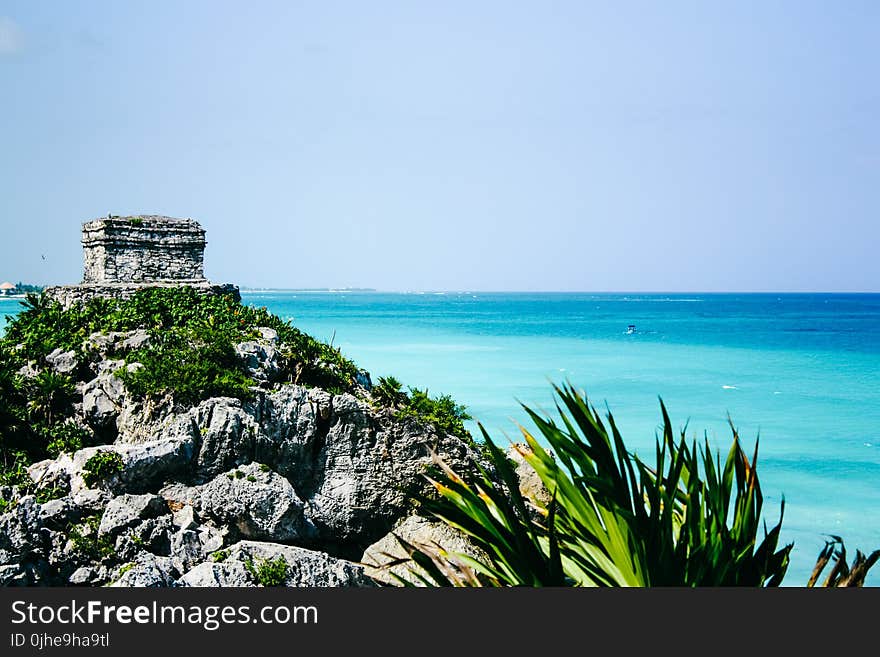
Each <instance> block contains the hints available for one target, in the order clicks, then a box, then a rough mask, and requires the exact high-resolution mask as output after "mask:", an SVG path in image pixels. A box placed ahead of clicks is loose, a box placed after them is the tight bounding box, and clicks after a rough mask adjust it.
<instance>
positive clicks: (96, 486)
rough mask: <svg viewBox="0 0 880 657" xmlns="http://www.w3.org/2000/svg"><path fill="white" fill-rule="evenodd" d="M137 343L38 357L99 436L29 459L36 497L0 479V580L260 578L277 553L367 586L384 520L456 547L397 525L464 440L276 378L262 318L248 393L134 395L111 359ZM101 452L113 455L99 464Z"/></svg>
mask: <svg viewBox="0 0 880 657" xmlns="http://www.w3.org/2000/svg"><path fill="white" fill-rule="evenodd" d="M147 340H149V336H148V335H147V334H146V333H143V332H140V333H139V332H136V331H135V332H126V333H118V334H93V335H91V336H89V338H87V340H86V345H85V346H84V349H83V350H82V351H81V352H80V353H81V354H85V355H86V359H87V360H86V361H83V362H80V361H79V360H77V358H76V357H75V356H76V354H70V353H66V352H61V351H56V352H52V358H51V359H47V362H48V364H49V366H50V367H53V368H54V369H56V371H59V372H64V373H65V374H67V375H69V376H71V377H74V378H75V382H76V386H77V390H78V391H79V393H80V394H81V395H82V402H81V403H78V404H77V405H76V407H75V408H76V411H75V417H74V418H73V421H74V422H75V423H77V425H78V426H81V427H85V428H87V429H88V430H89V431H90V432H91V433H92V435H93V436H94V437H97V438H98V439H100V440H103V441H104V444H101V445H98V446H92V447H86V448H83V449H79V450H77V451H75V452H73V453H65V454H61V455H60V456H58V457H57V458H55V459H48V460H45V461H40V462H38V463H34V464H33V465H31V466H30V467H29V468H28V474H29V476H30V478H31V480H32V481H33V484H32V485H31V486H30V487H29V489H30V490H31V491H32V492H33V493H34V494H29V495H23V494H20V493H19V491H18V489H16V488H15V487H8V486H7V487H0V499H2V501H3V504H2V506H0V508H3V509H4V512H3V513H2V514H0V585H30V586H33V585H76V586H99V585H110V586H257V585H260V584H261V579H260V577H261V576H260V564H264V563H271V564H276V563H282V562H283V565H284V571H283V578H282V579H283V583H284V584H285V585H288V586H372V585H375V584H376V583H377V582H382V583H390V582H389V580H387V578H386V579H383V575H381V574H380V575H378V576H376V575H377V573H378V572H379V570H377V569H376V568H375V566H377V565H378V564H376V563H372V566H373V568H372V569H370V568H366V569H365V567H364V566H363V565H361V564H360V563H358V561H359V560H360V559H361V557H362V556H364V553H365V550H367V548H368V547H369V546H371V545H373V544H374V543H376V542H377V541H380V543H379V544H378V545H379V547H375V546H374V548H371V550H372V552H370V551H369V550H367V552H368V554H375V553H376V552H377V550H379V551H383V550H385V547H382V546H386V547H388V546H387V545H386V544H387V543H388V538H387V536H388V534H389V532H390V531H392V529H396V530H397V531H407V532H408V531H409V528H411V526H412V527H416V528H417V530H414V531H415V533H412V532H409V533H407V535H408V536H411V537H413V536H416V537H423V535H422V534H421V533H419V532H420V531H421V530H422V529H424V527H427V526H432V527H433V530H432V531H434V532H435V533H436V536H440V537H441V538H440V539H437V540H438V541H439V542H440V543H441V544H444V545H447V546H448V549H453V548H455V549H457V547H461V546H460V545H459V543H456V542H455V540H453V539H454V538H455V537H452V536H445V535H444V534H443V533H442V532H443V530H442V529H441V528H439V527H437V525H436V524H435V523H434V524H432V523H427V521H424V520H417V519H410V520H407V521H406V522H403V521H404V519H405V518H407V517H408V516H410V515H411V514H412V511H413V509H412V500H413V499H414V498H416V497H418V496H419V495H424V494H429V492H430V486H429V483H428V481H427V479H426V478H425V476H424V475H425V473H426V470H427V469H428V467H429V466H430V465H431V463H432V452H436V453H437V454H440V455H442V457H443V458H444V459H445V460H446V461H447V463H449V464H450V465H451V466H452V467H453V468H456V469H460V470H464V469H466V468H468V467H470V465H471V464H472V463H473V461H474V460H477V459H479V456H478V455H477V453H476V452H475V451H474V450H473V448H472V446H471V444H470V443H469V442H467V441H464V440H462V439H460V438H457V437H455V436H452V435H448V434H445V433H442V432H438V431H436V430H435V428H434V427H433V426H432V425H430V424H421V423H419V422H417V421H415V420H413V419H407V420H401V419H398V418H397V417H396V415H395V413H394V412H393V411H392V410H391V409H388V408H382V407H380V406H378V405H377V404H375V403H374V402H373V401H372V398H371V396H370V394H369V391H368V389H367V388H359V389H358V390H356V391H354V392H349V393H341V394H332V393H330V392H328V391H326V390H322V389H320V388H306V387H303V386H299V385H294V384H290V383H281V382H277V381H274V380H273V376H274V374H273V373H274V372H275V371H276V368H275V366H274V365H273V359H275V358H276V354H275V353H274V351H273V346H272V344H273V336H272V332H271V330H269V329H266V331H265V332H262V331H261V333H260V335H259V336H258V337H256V338H255V339H254V341H253V342H247V343H243V344H241V345H239V349H238V351H239V354H240V356H241V357H242V358H244V360H245V362H246V363H247V366H248V368H249V369H250V370H251V373H252V375H253V377H254V379H256V380H257V381H258V382H259V383H260V385H258V386H255V387H254V388H253V397H252V398H251V399H249V400H247V401H242V400H239V399H234V398H230V397H215V398H211V399H207V400H205V401H202V402H201V403H199V404H197V405H195V406H191V407H180V406H178V405H176V404H175V402H174V400H173V399H172V398H170V397H169V398H167V399H158V400H153V401H150V402H145V401H143V400H138V399H135V398H133V396H132V395H130V394H129V392H128V391H127V390H126V387H125V383H124V381H123V379H122V378H121V377H120V376H119V371H120V368H122V367H124V366H125V365H124V361H122V360H120V359H119V358H120V356H121V355H123V354H125V353H127V352H129V351H131V350H133V349H138V348H139V347H140V346H142V345H144V344H145V342H146V341H147ZM133 366H134V367H137V363H132V364H129V365H128V366H127V367H129V368H130V367H133ZM363 380H364V381H366V382H368V381H369V375H368V374H366V373H364V376H363ZM103 453H107V454H103ZM96 455H98V456H99V457H101V458H109V456H108V455H115V456H114V457H113V462H114V463H115V464H116V466H115V467H114V469H113V470H112V471H110V472H107V473H104V474H102V475H101V476H96V475H95V474H94V473H93V472H92V471H91V470H90V467H91V466H90V465H89V464H90V462H91V461H90V460H91V459H94V457H95V456H96ZM116 457H118V458H116ZM38 500H40V501H38ZM402 522H403V524H401V523H402ZM425 523H427V525H426V524H425ZM419 528H421V529H419ZM437 532H439V533H437ZM383 537H384V538H383ZM441 539H442V540H441ZM426 540H427V539H426ZM456 540H457V539H456ZM381 541H385V543H381ZM444 541H446V542H445V543H444ZM450 541H452V542H450ZM449 546H451V547H449ZM388 549H389V550H390V549H391V548H390V547H388Z"/></svg>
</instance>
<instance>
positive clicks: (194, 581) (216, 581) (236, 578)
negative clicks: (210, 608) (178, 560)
mask: <svg viewBox="0 0 880 657" xmlns="http://www.w3.org/2000/svg"><path fill="white" fill-rule="evenodd" d="M177 585H178V586H192V587H206V586H256V585H257V584H256V583H255V582H254V580H253V578H252V577H251V574H250V573H249V572H248V569H247V567H246V566H245V565H244V564H243V563H242V562H241V561H223V562H222V563H214V562H210V561H206V562H204V563H200V564H199V565H197V566H196V567H195V568H193V569H192V570H190V571H188V572H187V573H186V574H184V576H183V577H181V578H180V579H179V580H178V581H177Z"/></svg>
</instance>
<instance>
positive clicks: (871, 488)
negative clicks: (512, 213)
mask: <svg viewBox="0 0 880 657" xmlns="http://www.w3.org/2000/svg"><path fill="white" fill-rule="evenodd" d="M242 298H243V301H244V302H245V303H248V304H253V305H258V306H266V307H267V308H268V309H269V310H270V311H272V312H274V313H276V314H278V315H280V316H282V317H284V318H286V319H290V320H292V321H293V322H294V323H295V324H296V325H297V326H299V327H300V328H301V329H303V330H305V331H307V332H309V333H311V334H313V335H314V336H316V337H318V338H320V339H323V340H326V341H332V342H333V344H335V345H337V346H339V347H340V348H341V349H342V350H343V352H344V353H345V354H346V355H348V356H349V357H350V358H352V359H354V360H355V361H356V362H357V363H358V364H360V365H361V366H362V367H364V368H366V369H367V370H369V371H370V372H371V374H372V377H373V380H374V381H376V380H377V378H378V377H379V376H382V375H389V374H393V375H394V376H396V377H397V378H398V379H400V380H401V381H403V383H404V384H406V385H411V386H417V387H420V388H425V387H427V388H428V389H429V391H430V392H431V393H436V394H439V393H449V394H451V395H452V396H453V397H454V398H455V399H456V400H457V401H459V402H460V403H463V404H465V405H466V406H467V407H468V409H469V412H470V413H471V415H473V416H474V418H475V420H479V421H480V422H481V423H482V424H483V425H484V426H485V427H486V429H487V430H488V432H489V433H490V435H491V436H492V437H493V438H494V439H495V440H496V442H500V443H502V444H506V442H507V440H508V439H516V438H517V437H518V428H517V426H518V424H523V425H525V426H527V427H528V426H529V421H528V419H527V417H526V415H525V412H524V411H523V410H522V408H521V406H520V403H523V404H526V405H528V406H530V407H532V408H537V409H541V410H543V411H544V412H546V413H548V414H553V413H555V409H554V400H553V394H552V389H551V382H553V383H562V382H564V381H569V382H571V383H572V384H574V385H575V386H577V387H578V388H581V389H583V390H584V391H585V392H586V393H587V395H588V396H589V398H590V400H591V401H592V402H593V403H594V404H595V405H596V406H597V407H598V408H599V409H600V410H603V411H604V409H605V408H606V407H607V408H608V409H609V410H610V411H611V412H612V413H613V414H614V417H615V420H616V421H617V423H618V425H619V427H620V429H621V432H622V434H623V437H624V439H625V441H626V443H627V445H628V446H629V447H630V448H632V449H633V450H634V451H636V452H637V453H639V454H642V455H644V456H645V458H646V459H647V460H648V461H649V462H650V461H652V460H653V456H652V455H653V445H654V438H655V432H656V430H657V428H658V426H659V424H660V421H661V416H660V406H659V401H658V398H659V397H662V399H663V401H664V403H665V404H666V407H667V409H668V411H669V414H670V417H671V419H672V421H673V423H674V424H675V426H676V427H686V428H687V434H688V435H689V436H693V437H695V438H702V437H703V436H704V435H705V436H708V438H709V440H710V444H712V445H713V447H715V448H716V449H720V450H721V451H722V452H723V453H726V450H727V448H729V445H730V439H731V432H730V428H729V425H728V416H729V417H730V419H731V420H732V421H733V423H734V424H735V426H736V427H737V429H738V430H739V433H740V437H741V439H742V441H743V444H744V445H745V446H746V448H747V450H748V451H751V449H752V448H753V446H754V443H755V440H756V438H757V437H758V436H760V448H759V459H758V472H759V474H760V479H761V485H762V490H763V493H764V515H765V517H766V518H767V520H768V522H771V523H772V522H775V521H776V519H777V518H778V516H779V508H780V501H781V500H782V498H783V496H784V498H785V503H786V506H785V517H784V520H783V532H782V538H783V540H784V541H786V542H790V541H793V542H794V545H795V547H794V550H793V552H792V562H791V565H790V567H789V571H788V574H787V576H786V578H785V584H786V585H788V586H803V585H804V584H805V583H806V581H807V579H808V577H809V574H810V571H811V570H812V567H813V564H814V563H815V559H816V556H817V555H818V553H819V551H820V549H821V548H822V546H823V545H824V538H825V535H827V534H836V535H839V536H842V537H843V538H844V540H845V542H846V546H847V548H848V552H849V556H850V558H851V556H852V555H853V554H854V553H855V550H856V549H857V548H858V549H861V550H862V551H865V552H868V551H872V550H874V549H877V548H880V295H878V294H861V295H841V294H803V295H801V294H747V295H737V294H685V295H681V294H582V293H576V294H575V293H540V294H539V293H482V292H472V293H471V292H468V293H463V292H456V293H452V292H450V293H379V292H352V291H340V292H301V291H245V292H243V293H242ZM16 309H17V302H13V301H10V300H0V315H5V314H9V313H11V312H15V310H16ZM0 325H2V320H0ZM629 325H635V331H634V332H631V333H630V332H628V330H627V327H628V326H629ZM469 424H470V427H469V428H471V429H472V430H474V429H475V424H474V422H471V423H469ZM867 583H868V584H869V585H871V586H880V566H878V567H875V569H874V571H872V574H871V575H870V576H869V579H868V582H867Z"/></svg>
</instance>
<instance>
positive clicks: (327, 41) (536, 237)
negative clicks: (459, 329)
mask: <svg viewBox="0 0 880 657" xmlns="http://www.w3.org/2000/svg"><path fill="white" fill-rule="evenodd" d="M878 35H880V3H878V2H873V1H866V2H848V1H842V2H808V1H797V2H772V1H771V2H767V1H766V0H765V1H760V2H675V1H672V2H645V3H640V2H627V3H615V2H603V3H597V2H585V1H574V2H549V1H548V2H512V1H509V0H508V1H501V2H479V1H474V0H468V1H466V2H427V1H415V2H414V1H408V2H407V1H401V2H382V1H379V0H371V1H370V2H354V1H351V2H343V3H339V2H326V1H322V2H309V3H300V2H259V1H249V2H235V3H225V2H160V1H156V0H151V1H150V2H141V3H134V2H124V3H123V2H85V1H81V2H34V1H33V0H24V1H14V0H13V1H10V0H3V1H2V2H0V135H2V141H0V216H2V232H0V279H4V280H5V279H12V280H24V281H30V282H36V283H62V282H78V281H79V280H80V277H81V249H80V245H79V231H80V225H81V223H82V222H83V221H86V220H89V219H92V218H95V217H99V216H102V215H106V214H107V213H108V212H112V213H114V214H131V213H161V214H168V215H171V216H180V217H193V218H195V219H198V220H199V221H201V223H202V225H203V226H204V227H205V228H206V230H207V232H208V247H207V251H206V273H207V275H208V276H209V277H210V278H211V279H213V280H216V281H224V282H225V281H230V282H235V283H238V284H239V285H242V286H271V287H343V286H359V287H375V288H379V289H386V290H400V289H407V290H409V289H421V290H437V289H444V290H628V291H629V290H632V291H635V290H643V291H644V290H662V291H676V290H705V291H721V290H737V291H738V290H752V291H761V290H773V291H786V290H789V291H800V290H815V291H878V290H880V283H878V281H880V257H878V254H877V249H878V246H880V212H878V211H880V120H878V117H880V86H878V80H880V71H878V64H880V38H878ZM44 256H45V259H43V257H44Z"/></svg>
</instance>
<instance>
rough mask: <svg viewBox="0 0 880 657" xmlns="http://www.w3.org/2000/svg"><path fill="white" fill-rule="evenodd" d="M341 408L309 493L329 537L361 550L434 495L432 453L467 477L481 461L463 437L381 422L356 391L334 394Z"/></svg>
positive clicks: (314, 515) (310, 510) (310, 511)
mask: <svg viewBox="0 0 880 657" xmlns="http://www.w3.org/2000/svg"><path fill="white" fill-rule="evenodd" d="M333 411H334V412H333V417H332V419H331V424H330V427H329V429H328V431H327V434H326V437H325V438H324V440H323V441H322V443H321V445H320V451H319V452H318V454H317V455H316V456H315V473H314V475H313V479H312V486H310V487H308V488H307V489H305V490H304V491H303V497H304V499H306V513H307V515H308V516H309V517H310V518H311V519H312V521H313V522H315V524H316V525H317V526H318V527H319V530H320V535H321V537H322V538H327V539H329V538H330V537H334V538H335V539H336V540H339V541H341V542H348V543H350V544H354V545H359V546H360V550H361V551H359V552H358V553H357V554H358V555H360V554H361V552H362V551H363V549H364V548H366V547H367V546H368V545H369V544H371V543H373V542H375V541H376V540H378V539H379V538H381V537H382V536H384V535H385V534H387V533H388V531H389V530H390V529H391V527H392V526H393V524H394V523H395V522H396V521H397V520H399V519H401V518H402V517H404V516H405V515H406V514H407V511H408V509H409V505H410V504H411V500H412V499H413V498H415V497H418V496H420V495H427V494H429V493H430V484H429V482H428V481H427V480H426V478H425V474H426V472H427V469H428V467H429V466H430V465H431V463H432V451H434V452H436V453H438V454H440V455H442V457H443V459H444V460H445V462H446V463H447V464H448V465H449V466H450V467H452V468H453V469H454V470H457V471H459V472H461V473H462V474H464V473H465V472H466V471H467V469H468V468H469V467H472V465H471V464H472V463H473V462H474V461H476V460H478V458H479V457H478V455H477V454H476V453H475V452H474V450H473V449H472V448H471V447H470V446H469V445H468V444H467V443H465V442H464V441H463V440H461V439H459V438H456V437H455V436H450V435H447V434H441V433H437V432H435V431H434V430H433V429H432V427H430V426H421V425H419V424H418V423H416V422H414V421H412V422H409V421H408V422H400V421H388V420H385V421H380V419H379V418H376V417H375V416H374V415H373V412H372V410H371V408H370V407H369V406H368V405H367V404H366V402H362V401H360V400H358V399H356V398H355V397H353V396H351V395H345V394H343V395H337V396H336V397H334V398H333ZM306 491H307V492H306Z"/></svg>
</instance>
